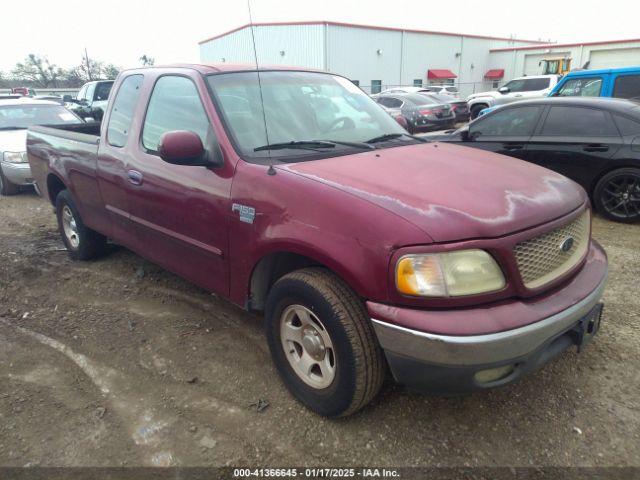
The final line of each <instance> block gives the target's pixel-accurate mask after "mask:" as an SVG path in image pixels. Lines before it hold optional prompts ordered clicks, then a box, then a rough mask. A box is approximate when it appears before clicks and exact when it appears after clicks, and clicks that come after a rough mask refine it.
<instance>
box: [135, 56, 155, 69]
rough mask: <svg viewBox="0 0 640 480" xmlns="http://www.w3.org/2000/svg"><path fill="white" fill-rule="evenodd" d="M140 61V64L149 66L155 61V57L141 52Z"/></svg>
mask: <svg viewBox="0 0 640 480" xmlns="http://www.w3.org/2000/svg"><path fill="white" fill-rule="evenodd" d="M139 60H140V63H142V65H143V66H144V67H151V66H152V65H154V64H155V63H156V59H155V58H153V57H150V56H148V55H147V54H146V53H145V54H143V55H142V56H141V57H140V58H139Z"/></svg>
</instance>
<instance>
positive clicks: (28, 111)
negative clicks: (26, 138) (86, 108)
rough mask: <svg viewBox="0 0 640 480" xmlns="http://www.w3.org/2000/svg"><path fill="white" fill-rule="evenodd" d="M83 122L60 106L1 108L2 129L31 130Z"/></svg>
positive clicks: (11, 106)
mask: <svg viewBox="0 0 640 480" xmlns="http://www.w3.org/2000/svg"><path fill="white" fill-rule="evenodd" d="M74 123H82V121H81V120H80V119H79V118H78V117H76V116H75V115H74V114H73V113H71V112H70V111H69V110H67V109H66V108H64V107H62V106H59V105H29V104H26V105H6V106H0V129H8V128H16V129H23V128H29V127H31V126H34V125H67V124H74Z"/></svg>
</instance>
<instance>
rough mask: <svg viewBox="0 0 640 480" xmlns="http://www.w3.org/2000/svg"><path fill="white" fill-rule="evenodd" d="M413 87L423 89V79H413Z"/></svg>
mask: <svg viewBox="0 0 640 480" xmlns="http://www.w3.org/2000/svg"><path fill="white" fill-rule="evenodd" d="M413 86H414V87H422V79H421V78H414V79H413Z"/></svg>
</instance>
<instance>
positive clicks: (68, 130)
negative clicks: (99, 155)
mask: <svg viewBox="0 0 640 480" xmlns="http://www.w3.org/2000/svg"><path fill="white" fill-rule="evenodd" d="M29 131H30V132H38V133H42V134H44V135H51V136H54V137H60V138H66V139H68V140H75V141H77V142H85V143H96V144H97V143H98V138H100V122H87V123H80V124H77V125H56V126H50V127H48V126H44V125H43V126H36V127H31V128H29Z"/></svg>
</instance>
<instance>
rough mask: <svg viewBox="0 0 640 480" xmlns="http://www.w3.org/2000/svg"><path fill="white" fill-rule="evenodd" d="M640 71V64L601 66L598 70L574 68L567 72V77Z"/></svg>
mask: <svg viewBox="0 0 640 480" xmlns="http://www.w3.org/2000/svg"><path fill="white" fill-rule="evenodd" d="M638 72H640V65H638V66H637V67H623V68H600V69H597V70H572V71H571V72H569V73H567V75H566V76H567V77H583V76H591V75H602V74H607V73H638Z"/></svg>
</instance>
